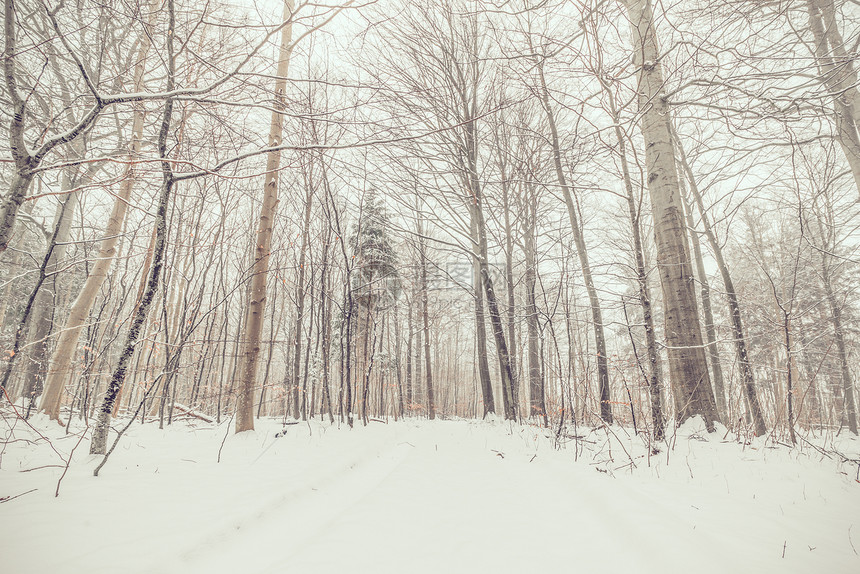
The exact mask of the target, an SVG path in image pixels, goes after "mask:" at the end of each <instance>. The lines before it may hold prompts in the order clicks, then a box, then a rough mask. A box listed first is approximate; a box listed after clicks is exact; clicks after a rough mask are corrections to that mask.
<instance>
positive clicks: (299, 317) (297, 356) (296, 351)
mask: <svg viewBox="0 0 860 574" xmlns="http://www.w3.org/2000/svg"><path fill="white" fill-rule="evenodd" d="M312 197H313V194H312V191H311V188H310V187H308V193H307V196H306V197H305V218H304V222H303V227H302V244H301V248H300V251H299V280H298V284H297V285H296V336H295V338H294V339H293V384H292V387H291V388H290V396H291V397H292V403H293V418H295V419H298V418H299V373H300V372H301V368H300V367H301V353H302V321H303V319H304V315H305V263H306V259H307V249H308V241H309V239H310V227H311V205H312V204H311V199H312Z"/></svg>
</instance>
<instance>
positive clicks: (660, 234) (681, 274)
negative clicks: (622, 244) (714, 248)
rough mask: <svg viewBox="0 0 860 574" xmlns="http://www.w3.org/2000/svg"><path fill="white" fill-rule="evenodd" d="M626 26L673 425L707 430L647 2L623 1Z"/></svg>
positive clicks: (705, 384)
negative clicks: (695, 420)
mask: <svg viewBox="0 0 860 574" xmlns="http://www.w3.org/2000/svg"><path fill="white" fill-rule="evenodd" d="M624 3H625V5H626V8H627V13H628V16H629V20H630V26H631V35H632V44H633V51H634V63H635V66H636V68H637V78H638V86H637V92H638V99H639V113H640V116H641V120H640V122H641V130H642V135H643V136H644V138H645V161H646V171H647V174H648V191H649V194H650V196H651V208H652V213H653V218H654V237H655V242H656V245H657V267H658V269H659V271H660V279H661V283H662V287H663V308H664V318H665V324H666V341H667V346H668V354H669V375H670V378H671V380H672V384H673V385H674V386H675V388H676V389H677V390H678V393H679V396H680V397H681V398H682V400H681V401H678V402H679V403H680V405H679V406H680V408H679V412H678V419H679V422H683V421H685V420H686V419H688V418H690V417H691V416H694V415H702V416H703V417H704V419H705V424H706V425H707V428H708V429H709V430H713V429H714V425H713V422H714V420H717V419H718V418H719V415H718V414H717V408H716V403H715V400H714V395H713V392H712V391H711V385H710V380H709V376H708V365H707V361H706V359H705V349H704V345H703V343H702V330H701V326H700V322H699V314H698V310H697V307H696V294H695V291H694V290H693V281H692V279H693V269H692V266H691V264H690V249H689V245H688V243H687V235H686V232H685V231H686V230H685V227H684V212H683V207H682V205H681V197H680V185H679V183H678V174H677V172H676V170H675V159H674V158H675V153H674V146H673V144H672V138H671V133H670V122H669V108H668V104H667V102H666V98H665V94H664V92H663V87H664V82H663V70H662V64H661V63H660V62H661V58H660V52H659V49H658V46H657V36H656V30H655V27H654V19H653V14H652V10H651V1H650V0H625V1H624Z"/></svg>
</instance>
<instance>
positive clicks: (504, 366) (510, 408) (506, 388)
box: [472, 180, 517, 420]
mask: <svg viewBox="0 0 860 574" xmlns="http://www.w3.org/2000/svg"><path fill="white" fill-rule="evenodd" d="M473 183H474V184H477V181H476V180H475V181H474V182H473ZM472 192H473V194H474V195H473V199H472V201H473V203H472V210H473V211H474V214H475V223H476V227H477V230H478V250H479V257H480V270H481V283H482V284H483V287H484V294H485V295H486V297H487V308H488V310H489V313H490V325H491V327H492V330H493V338H494V339H495V341H496V352H497V353H498V356H499V367H500V372H501V377H502V397H503V398H504V407H505V419H508V420H515V419H516V418H517V411H516V407H517V405H516V401H515V400H514V376H513V372H512V370H511V361H510V353H509V352H508V346H507V342H506V341H505V328H504V325H503V324H502V315H501V312H500V311H499V303H498V298H497V297H496V291H495V287H494V285H493V279H492V277H491V276H490V264H489V261H488V255H487V252H488V248H487V229H486V223H485V221H484V212H483V206H482V202H483V198H482V196H481V193H480V187H478V186H477V185H475V186H474V187H473V188H472Z"/></svg>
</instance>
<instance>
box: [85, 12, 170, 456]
mask: <svg viewBox="0 0 860 574" xmlns="http://www.w3.org/2000/svg"><path fill="white" fill-rule="evenodd" d="M167 12H168V27H167V39H166V44H167V86H166V91H167V92H170V91H172V90H173V88H174V77H175V65H176V62H175V59H174V51H173V41H174V36H175V33H174V30H175V27H174V26H175V22H174V7H173V0H167ZM173 102H174V98H172V97H169V98H167V99H166V100H165V102H164V114H163V115H162V118H161V126H160V128H159V132H158V157H159V158H160V159H161V173H162V183H161V192H160V194H159V198H158V204H157V207H156V213H155V231H156V235H155V246H154V249H153V254H152V269H151V270H150V272H149V279H148V281H147V285H146V291H145V292H144V294H143V297H142V299H141V300H140V302H139V304H138V305H137V309H136V311H135V313H134V317H133V318H132V321H131V326H130V327H129V330H128V335H127V336H126V340H125V344H124V345H123V349H122V351H121V352H120V355H119V360H118V361H117V364H116V367H115V368H114V371H113V375H112V376H111V380H110V383H109V384H108V388H107V391H106V393H105V397H104V401H103V402H102V404H101V406H100V407H99V411H98V420H97V421H96V425H95V428H94V429H93V438H92V442H91V443H90V454H105V452H106V451H107V437H108V431H109V430H110V417H111V411H112V410H113V404H114V401H115V400H116V396H117V394H118V393H119V389H120V387H122V384H123V382H124V381H125V376H126V372H127V371H128V366H129V363H130V362H131V358H132V355H133V354H134V349H135V346H136V345H137V340H138V337H139V336H140V331H141V330H142V329H143V324H144V323H145V322H146V316H147V314H148V312H149V308H150V306H151V305H152V301H153V299H155V293H156V291H157V290H158V284H159V281H160V279H161V273H162V269H163V266H164V251H165V247H166V244H167V207H168V204H169V203H170V199H171V193H172V191H173V185H174V176H173V170H172V167H171V164H170V162H169V161H167V138H168V134H169V132H170V123H171V117H172V115H173Z"/></svg>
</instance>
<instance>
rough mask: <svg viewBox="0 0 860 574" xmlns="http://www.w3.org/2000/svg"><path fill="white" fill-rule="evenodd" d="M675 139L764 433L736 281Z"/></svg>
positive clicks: (747, 391)
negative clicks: (720, 281) (723, 289)
mask: <svg viewBox="0 0 860 574" xmlns="http://www.w3.org/2000/svg"><path fill="white" fill-rule="evenodd" d="M673 131H674V130H673ZM674 139H675V141H676V142H677V151H678V159H679V161H680V164H681V167H682V168H683V170H684V172H685V173H686V175H687V182H688V183H689V186H690V192H691V193H692V194H693V199H694V200H695V202H696V207H698V208H699V215H700V217H701V221H702V227H703V228H704V230H705V237H707V238H708V244H709V245H710V246H711V251H712V253H713V255H714V259H715V260H716V262H717V268H718V269H719V271H720V276H721V277H722V279H723V285H724V286H725V289H726V300H727V302H728V305H729V317H730V318H731V325H732V335H733V336H734V338H735V349H736V351H737V355H738V363H739V364H740V368H741V377H742V379H743V389H744V394H745V395H746V399H747V403H748V404H749V408H750V414H751V415H752V419H753V424H754V425H755V433H756V435H757V436H761V435H763V434H764V433H765V432H767V426H766V425H765V422H764V414H763V413H762V408H761V403H760V402H759V399H758V393H757V392H756V387H755V375H754V373H753V369H752V364H750V360H749V353H748V351H747V343H746V337H745V335H744V326H743V321H742V320H741V307H740V303H739V301H738V295H737V291H736V290H735V284H734V281H732V276H731V273H730V272H729V267H728V265H727V264H726V261H725V259H724V258H723V250H722V247H721V246H720V243H719V242H718V241H717V237H716V235H715V234H714V230H713V227H712V226H711V221H710V218H709V217H708V213H707V211H705V203H704V201H703V200H702V194H701V193H700V192H699V186H698V184H697V183H696V178H695V177H694V174H693V169H692V167H690V163H689V162H688V161H687V155H686V153H684V146H682V145H681V144H680V142H679V141H678V138H677V135H675V136H674Z"/></svg>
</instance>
